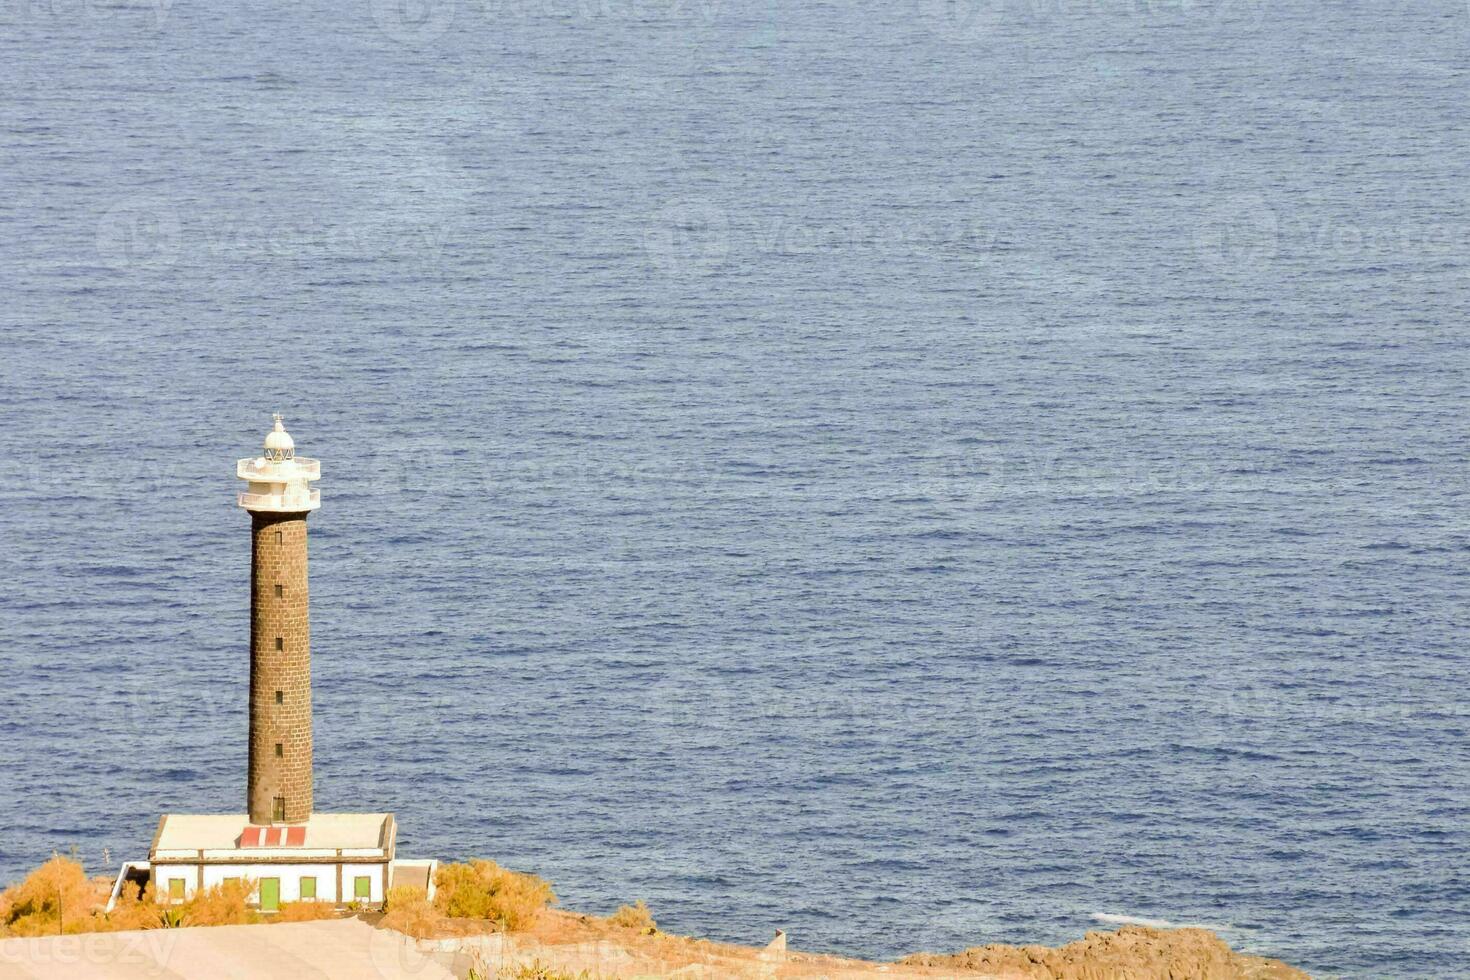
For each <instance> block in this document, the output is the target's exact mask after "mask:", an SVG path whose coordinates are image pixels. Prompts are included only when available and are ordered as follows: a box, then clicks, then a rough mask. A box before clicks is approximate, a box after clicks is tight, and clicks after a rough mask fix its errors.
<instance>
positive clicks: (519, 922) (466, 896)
mask: <svg viewBox="0 0 1470 980" xmlns="http://www.w3.org/2000/svg"><path fill="white" fill-rule="evenodd" d="M434 885H435V886H436V888H437V889H438V891H437V892H436V893H435V895H434V904H435V905H437V906H438V907H439V910H440V911H441V912H443V913H444V914H445V915H447V916H449V917H450V918H456V919H485V920H488V921H490V922H494V923H496V924H497V925H499V926H500V927H501V928H503V929H505V930H506V931H508V932H514V931H516V930H518V929H525V928H528V927H529V926H531V925H532V924H534V923H535V921H536V919H537V917H538V916H540V914H541V912H542V911H543V910H544V909H545V908H546V907H547V906H548V905H550V904H552V903H553V902H555V901H556V895H555V893H553V892H552V890H551V885H549V884H548V883H547V882H546V881H544V880H543V879H541V878H538V877H537V876H535V875H530V874H519V873H517V872H515V871H509V870H507V869H505V868H502V867H501V866H500V865H498V864H496V863H495V862H494V861H471V862H470V863H468V864H445V865H441V866H440V868H439V873H438V874H436V875H435V876H434Z"/></svg>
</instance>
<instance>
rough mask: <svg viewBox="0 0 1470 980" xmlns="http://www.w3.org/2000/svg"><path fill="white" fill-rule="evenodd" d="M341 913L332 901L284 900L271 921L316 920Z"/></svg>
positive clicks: (333, 917)
mask: <svg viewBox="0 0 1470 980" xmlns="http://www.w3.org/2000/svg"><path fill="white" fill-rule="evenodd" d="M338 915H339V913H338V912H337V907H336V906H335V905H333V904H332V903H331V902H313V901H304V902H282V903H281V907H280V908H279V909H278V910H277V911H276V914H275V915H273V916H271V917H270V921H271V922H315V921H316V920H318V919H335V918H337V917H338Z"/></svg>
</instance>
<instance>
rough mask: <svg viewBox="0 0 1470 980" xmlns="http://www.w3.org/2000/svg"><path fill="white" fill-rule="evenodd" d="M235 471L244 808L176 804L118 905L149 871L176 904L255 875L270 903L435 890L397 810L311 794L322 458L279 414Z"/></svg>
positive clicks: (267, 907) (164, 897)
mask: <svg viewBox="0 0 1470 980" xmlns="http://www.w3.org/2000/svg"><path fill="white" fill-rule="evenodd" d="M235 475H236V476H237V477H239V478H240V479H241V480H244V481H245V489H244V490H240V491H238V493H237V495H236V498H235V502H236V504H238V505H239V506H240V507H241V508H242V509H244V510H245V511H247V512H249V514H250V692H249V699H250V701H249V708H250V710H249V716H250V742H249V762H248V765H247V769H246V776H245V812H244V813H166V814H164V815H163V816H162V817H161V818H160V819H159V821H158V829H157V830H156V831H155V832H154V835H153V846H152V847H151V848H150V849H149V851H148V860H146V861H129V862H125V863H124V864H123V866H122V870H121V871H120V872H119V873H118V877H117V881H116V882H115V883H114V884H113V889H112V897H111V899H110V900H109V902H108V908H111V907H112V905H113V904H114V903H115V902H116V901H117V900H118V897H119V896H120V895H121V894H122V892H123V890H124V889H125V888H130V887H131V888H134V889H137V890H139V892H140V893H141V890H142V889H144V888H145V887H146V886H147V885H149V884H150V883H151V884H152V886H153V889H154V894H155V895H156V897H157V899H158V901H160V902H165V903H168V904H171V905H177V904H181V903H183V902H187V901H188V900H189V899H191V898H192V897H194V896H195V895H197V894H199V893H200V892H203V891H206V890H208V889H211V888H216V887H219V886H222V885H224V884H225V883H227V882H230V881H248V882H249V883H250V898H249V901H250V904H251V905H252V906H254V907H255V908H258V909H260V910H261V911H262V912H265V913H273V912H277V911H279V910H280V909H281V906H282V904H283V903H290V902H326V903H329V904H331V905H333V906H335V907H337V908H349V909H351V908H375V907H381V906H382V905H383V902H384V899H385V898H386V897H387V894H388V890H389V889H390V888H392V887H394V886H396V885H413V886H415V887H418V888H423V889H424V890H425V891H426V892H427V893H428V895H429V896H430V897H431V898H432V897H433V893H434V871H435V869H436V868H437V867H438V862H437V861H435V860H433V859H427V860H422V859H421V860H414V859H406V858H400V857H399V856H398V853H397V846H398V823H397V821H395V820H394V818H393V814H391V813H319V812H316V810H315V809H314V807H313V800H312V785H311V778H312V751H311V749H312V746H311V627H310V622H309V615H308V601H307V599H308V593H307V576H306V518H307V517H308V516H309V515H310V514H311V513H312V512H313V511H315V510H316V509H317V508H319V507H320V506H321V503H322V497H321V491H320V490H318V489H316V488H315V487H314V486H312V484H313V483H315V482H316V481H317V480H318V479H319V478H320V477H321V475H322V466H321V463H320V462H318V461H317V460H315V459H308V458H306V457H305V456H298V455H296V441H295V440H294V439H292V438H291V434H290V433H289V432H287V431H286V424H285V421H284V420H283V419H282V418H281V416H280V415H277V416H275V426H274V427H273V428H272V429H271V430H270V431H269V432H267V433H266V437H265V443H264V445H263V446H262V448H261V453H260V455H258V456H252V457H250V458H248V459H242V460H239V461H237V462H236V464H235ZM237 486H238V485H237ZM236 642H238V640H237V641H236ZM235 649H238V647H235Z"/></svg>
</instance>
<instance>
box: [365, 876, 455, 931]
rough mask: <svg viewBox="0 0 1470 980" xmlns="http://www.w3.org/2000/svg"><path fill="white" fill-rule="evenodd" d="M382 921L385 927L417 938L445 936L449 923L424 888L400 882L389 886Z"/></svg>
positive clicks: (381, 923)
mask: <svg viewBox="0 0 1470 980" xmlns="http://www.w3.org/2000/svg"><path fill="white" fill-rule="evenodd" d="M384 912H385V913H386V914H385V915H384V916H383V920H382V922H380V923H379V925H381V926H382V927H383V928H384V929H394V930H397V931H398V932H401V933H403V934H404V935H406V936H413V937H414V938H415V939H428V938H429V937H430V936H437V935H442V934H443V933H444V932H445V929H446V927H447V925H448V921H447V920H446V919H445V917H444V913H443V912H440V911H439V909H438V908H437V907H436V906H435V905H434V904H433V903H432V902H430V901H429V899H428V897H427V896H426V895H425V894H424V890H423V889H422V888H417V887H415V886H413V885H397V886H395V887H393V888H390V889H388V895H387V902H386V903H385V905H384Z"/></svg>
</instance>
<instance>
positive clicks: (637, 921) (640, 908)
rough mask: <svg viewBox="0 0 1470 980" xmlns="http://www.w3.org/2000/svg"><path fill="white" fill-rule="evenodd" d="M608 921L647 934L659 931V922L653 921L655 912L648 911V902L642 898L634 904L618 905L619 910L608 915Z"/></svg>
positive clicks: (621, 927)
mask: <svg viewBox="0 0 1470 980" xmlns="http://www.w3.org/2000/svg"><path fill="white" fill-rule="evenodd" d="M607 921H608V922H611V923H612V924H613V925H615V926H617V927H618V928H620V929H636V930H638V931H639V932H641V933H643V934H644V935H646V936H651V935H653V934H654V933H656V932H658V923H657V922H655V921H653V913H652V912H650V911H648V906H647V904H645V903H644V901H643V899H641V898H640V899H638V901H636V902H634V903H633V904H632V905H620V906H618V910H617V911H616V912H614V913H613V914H612V915H610V916H608V917H607Z"/></svg>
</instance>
